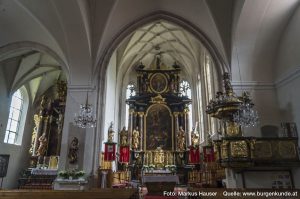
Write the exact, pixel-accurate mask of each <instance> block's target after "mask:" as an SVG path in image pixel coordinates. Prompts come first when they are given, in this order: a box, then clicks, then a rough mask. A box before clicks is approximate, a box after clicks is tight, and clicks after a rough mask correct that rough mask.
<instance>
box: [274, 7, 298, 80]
mask: <svg viewBox="0 0 300 199" xmlns="http://www.w3.org/2000/svg"><path fill="white" fill-rule="evenodd" d="M299 22H300V7H299V6H298V8H297V9H296V11H295V13H294V15H293V16H292V18H291V20H290V21H289V23H288V25H287V27H286V29H285V32H284V33H283V35H282V37H281V41H280V45H279V47H278V52H277V62H276V63H277V70H276V79H278V78H280V77H282V74H286V73H288V72H292V71H293V70H295V69H296V68H297V67H299V66H300V56H299V52H300V39H299V35H300V26H299Z"/></svg>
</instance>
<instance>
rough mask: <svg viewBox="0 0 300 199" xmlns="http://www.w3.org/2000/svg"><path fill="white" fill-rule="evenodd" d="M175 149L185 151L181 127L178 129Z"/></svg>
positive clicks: (183, 134) (183, 133)
mask: <svg viewBox="0 0 300 199" xmlns="http://www.w3.org/2000/svg"><path fill="white" fill-rule="evenodd" d="M177 149H178V151H184V149H185V132H184V130H183V129H182V126H180V127H179V131H178V133H177Z"/></svg>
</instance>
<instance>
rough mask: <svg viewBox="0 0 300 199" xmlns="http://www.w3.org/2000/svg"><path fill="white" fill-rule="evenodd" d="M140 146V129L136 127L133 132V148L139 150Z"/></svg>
mask: <svg viewBox="0 0 300 199" xmlns="http://www.w3.org/2000/svg"><path fill="white" fill-rule="evenodd" d="M139 145H140V132H139V127H136V128H135V129H134V130H133V132H132V148H133V149H138V148H139Z"/></svg>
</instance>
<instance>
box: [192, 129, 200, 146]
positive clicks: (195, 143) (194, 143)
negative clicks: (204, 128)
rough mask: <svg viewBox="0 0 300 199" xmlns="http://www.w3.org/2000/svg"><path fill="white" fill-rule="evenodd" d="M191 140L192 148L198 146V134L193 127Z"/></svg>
mask: <svg viewBox="0 0 300 199" xmlns="http://www.w3.org/2000/svg"><path fill="white" fill-rule="evenodd" d="M191 140H192V146H194V147H195V146H199V141H200V140H199V135H198V132H197V131H195V127H194V128H193V130H192V133H191Z"/></svg>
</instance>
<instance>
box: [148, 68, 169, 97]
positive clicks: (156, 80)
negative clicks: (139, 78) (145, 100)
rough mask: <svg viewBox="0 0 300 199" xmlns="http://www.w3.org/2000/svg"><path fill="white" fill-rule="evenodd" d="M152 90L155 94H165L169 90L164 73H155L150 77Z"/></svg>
mask: <svg viewBox="0 0 300 199" xmlns="http://www.w3.org/2000/svg"><path fill="white" fill-rule="evenodd" d="M150 89H151V91H152V92H154V93H163V92H166V91H167V89H168V80H167V77H166V76H165V75H164V74H162V73H154V74H153V75H152V76H151V77H150Z"/></svg>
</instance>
